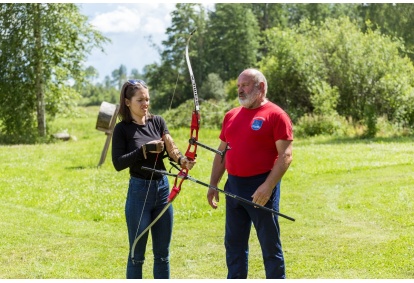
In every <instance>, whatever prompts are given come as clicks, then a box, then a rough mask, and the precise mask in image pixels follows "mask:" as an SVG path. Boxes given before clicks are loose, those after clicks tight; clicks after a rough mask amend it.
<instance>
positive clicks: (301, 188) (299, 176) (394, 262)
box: [0, 107, 414, 279]
mask: <svg viewBox="0 0 414 283" xmlns="http://www.w3.org/2000/svg"><path fill="white" fill-rule="evenodd" d="M79 111H80V112H79V114H78V115H77V116H76V117H71V118H59V119H57V120H56V121H55V122H53V123H52V124H51V125H50V127H51V129H52V130H53V131H54V132H57V131H61V130H64V129H67V131H68V132H69V133H70V134H71V135H74V136H76V138H77V140H76V141H74V140H71V141H67V142H63V141H59V142H56V143H53V144H42V145H16V146H0V160H1V165H0V193H1V196H2V202H1V203H0V219H1V220H0V238H1V245H0V279H17V278H19V279H48V278H57V279H72V278H82V279H88V278H89V279H123V278H125V264H126V259H127V256H128V246H127V233H126V225H125V220H124V202H125V196H126V190H127V186H128V172H127V170H125V171H122V172H116V171H115V169H114V168H113V166H112V163H111V158H110V156H111V154H110V151H109V152H108V155H107V159H106V161H105V163H104V164H103V165H102V166H101V167H100V168H98V167H97V164H98V162H99V159H100V155H101V151H102V149H103V146H104V144H105V140H106V136H105V134H104V133H103V132H100V131H97V130H95V125H96V119H97V116H98V112H99V108H98V107H90V108H81V109H80V110H79ZM171 132H172V136H173V138H174V140H175V141H176V143H177V144H178V147H179V148H180V149H181V151H182V152H185V150H186V148H187V142H188V138H189V129H174V130H171ZM218 134H219V131H218V130H208V129H204V128H203V127H202V126H201V129H200V136H199V140H200V141H201V142H202V143H204V144H207V145H210V146H212V147H214V148H215V147H217V146H218V144H219V141H218V138H217V137H218ZM212 160H213V153H211V152H209V151H207V150H205V149H203V148H201V147H200V148H199V149H198V159H197V165H196V166H195V167H194V169H193V170H192V171H191V172H190V173H191V176H193V177H194V178H197V179H199V180H201V181H203V182H207V183H208V181H209V178H210V175H209V174H210V170H211V163H212ZM168 168H169V167H168ZM170 181H171V183H172V182H173V179H172V178H171V177H170ZM224 181H225V180H223V181H222V183H221V184H220V187H221V188H223V186H224ZM206 191H207V189H206V188H205V187H203V186H201V185H198V184H195V183H193V182H190V181H185V182H184V183H183V186H182V191H181V193H180V194H179V195H178V197H177V198H176V200H175V201H174V203H173V206H174V215H175V219H174V232H173V241H172V246H171V277H172V278H174V279H180V278H182V279H207V278H213V279H214V278H216V279H219V278H220V279H222V278H225V277H226V267H225V256H224V253H225V250H224V246H223V236H224V202H225V198H224V197H225V196H224V195H223V194H221V195H220V197H221V199H220V205H219V208H218V209H217V210H213V209H211V208H210V207H209V206H208V204H207V201H206ZM413 199H414V139H413V138H408V137H406V138H387V139H381V138H378V139H373V140H357V139H333V138H330V137H318V138H311V139H298V140H295V142H294V161H293V163H292V165H291V167H290V169H289V170H288V172H287V174H286V176H285V178H284V179H283V182H282V195H281V211H280V212H281V213H283V214H286V215H289V216H291V217H293V218H295V219H296V221H295V222H291V221H289V220H286V219H284V218H280V226H281V233H282V244H283V249H284V252H285V258H286V272H287V276H288V278H291V279H315V278H326V279H330V278H336V279H339V278H342V279H357V278H358V279H393V278H397V279H412V278H414V267H413V266H414V265H413V262H414V207H413V203H414V202H413ZM252 231H253V233H252V236H251V239H250V261H249V278H251V279H261V278H264V270H263V264H262V259H261V251H260V247H259V244H258V241H257V238H256V236H255V232H254V229H253V230H252ZM144 276H145V278H152V251H151V244H150V243H149V245H148V248H147V261H146V263H145V267H144Z"/></svg>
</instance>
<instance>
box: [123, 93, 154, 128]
mask: <svg viewBox="0 0 414 283" xmlns="http://www.w3.org/2000/svg"><path fill="white" fill-rule="evenodd" d="M125 103H126V105H127V106H128V107H129V110H130V111H131V116H132V118H133V119H134V120H136V121H138V120H140V119H142V118H143V117H145V116H147V114H148V108H149V103H150V97H149V92H148V89H145V88H142V89H138V90H136V92H135V94H134V96H133V97H131V99H127V98H126V99H125Z"/></svg>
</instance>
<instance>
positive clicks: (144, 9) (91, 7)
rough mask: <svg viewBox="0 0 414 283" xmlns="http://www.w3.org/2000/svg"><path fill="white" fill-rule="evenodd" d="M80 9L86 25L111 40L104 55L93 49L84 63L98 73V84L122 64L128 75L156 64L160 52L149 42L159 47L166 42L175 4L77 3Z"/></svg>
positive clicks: (105, 47)
mask: <svg viewBox="0 0 414 283" xmlns="http://www.w3.org/2000/svg"><path fill="white" fill-rule="evenodd" d="M79 6H80V12H81V13H82V14H83V15H86V16H88V21H89V22H90V23H91V24H92V25H93V26H94V27H95V28H96V29H97V30H99V31H100V32H101V33H102V34H103V35H104V36H106V37H108V38H110V39H111V40H112V42H111V43H108V44H105V45H104V49H105V53H102V52H101V51H100V49H97V48H96V49H94V50H93V51H92V53H91V55H90V56H88V60H87V61H86V62H85V66H93V67H95V68H96V69H97V70H98V72H99V79H98V81H99V82H101V81H103V79H104V77H105V76H107V75H110V74H111V73H112V71H113V70H115V69H117V68H119V66H120V65H121V64H123V65H125V66H126V67H127V71H128V73H130V71H131V69H133V68H136V69H138V71H140V72H142V68H143V67H144V66H145V65H148V64H151V63H154V62H158V63H159V61H160V56H159V52H158V51H157V50H156V49H155V48H153V47H151V43H150V40H151V41H152V42H153V43H154V44H156V45H158V46H161V41H162V40H165V39H166V35H165V31H166V28H167V27H169V26H170V25H171V15H170V13H171V12H172V11H173V10H174V8H175V4H174V3H172V4H171V3H155V2H154V3H152V2H147V3H80V4H79Z"/></svg>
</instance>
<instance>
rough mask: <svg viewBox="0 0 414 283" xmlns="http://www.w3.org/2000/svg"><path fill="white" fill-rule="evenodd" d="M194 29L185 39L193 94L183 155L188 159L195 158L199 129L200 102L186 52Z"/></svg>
mask: <svg viewBox="0 0 414 283" xmlns="http://www.w3.org/2000/svg"><path fill="white" fill-rule="evenodd" d="M195 31H196V30H194V31H193V32H192V33H190V36H189V37H188V39H187V44H186V46H185V60H186V62H187V67H188V72H189V73H190V79H191V85H192V88H193V96H194V110H193V113H192V115H191V125H190V141H193V142H189V143H188V147H187V151H186V153H185V156H186V157H187V158H188V159H189V160H195V159H196V157H197V141H198V131H199V129H200V119H201V118H200V104H199V102H198V92H197V85H196V82H195V78H194V73H193V68H192V67H191V62H190V56H189V54H188V47H189V45H190V39H191V37H192V36H193V34H194V33H195Z"/></svg>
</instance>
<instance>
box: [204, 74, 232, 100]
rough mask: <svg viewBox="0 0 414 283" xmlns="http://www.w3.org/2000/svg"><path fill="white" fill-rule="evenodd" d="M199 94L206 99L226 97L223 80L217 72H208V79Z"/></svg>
mask: <svg viewBox="0 0 414 283" xmlns="http://www.w3.org/2000/svg"><path fill="white" fill-rule="evenodd" d="M198 95H199V96H200V98H202V99H204V100H209V99H214V100H221V99H225V98H226V97H225V96H226V94H225V87H224V84H223V81H222V80H221V79H220V77H219V76H218V75H217V74H215V73H211V74H208V76H207V79H206V81H205V82H204V83H203V86H202V87H201V88H200V92H199V94H198Z"/></svg>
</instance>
